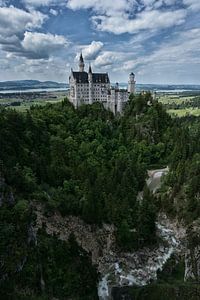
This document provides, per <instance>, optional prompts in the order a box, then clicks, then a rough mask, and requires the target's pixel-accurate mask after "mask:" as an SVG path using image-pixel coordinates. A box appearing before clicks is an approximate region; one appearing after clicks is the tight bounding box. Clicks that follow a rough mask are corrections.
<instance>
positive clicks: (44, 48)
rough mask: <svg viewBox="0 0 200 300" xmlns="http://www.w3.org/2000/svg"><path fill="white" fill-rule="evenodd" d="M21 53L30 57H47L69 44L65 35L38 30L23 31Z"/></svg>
mask: <svg viewBox="0 0 200 300" xmlns="http://www.w3.org/2000/svg"><path fill="white" fill-rule="evenodd" d="M21 45H22V54H23V55H24V56H26V57H31V58H37V59H38V58H48V57H49V56H50V54H52V53H53V52H55V51H58V50H61V49H63V48H64V47H66V46H68V45H69V41H67V40H66V38H65V37H63V36H59V35H53V34H50V33H48V34H44V33H38V32H25V34H24V39H23V41H22V43H21Z"/></svg>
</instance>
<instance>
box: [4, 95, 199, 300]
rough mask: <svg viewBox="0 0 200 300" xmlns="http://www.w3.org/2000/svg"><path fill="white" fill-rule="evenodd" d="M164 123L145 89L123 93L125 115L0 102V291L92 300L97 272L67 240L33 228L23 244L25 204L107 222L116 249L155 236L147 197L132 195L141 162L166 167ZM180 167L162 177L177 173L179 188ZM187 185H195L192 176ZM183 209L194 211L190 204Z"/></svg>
mask: <svg viewBox="0 0 200 300" xmlns="http://www.w3.org/2000/svg"><path fill="white" fill-rule="evenodd" d="M170 126H172V120H171V118H170V117H169V116H168V115H167V113H166V112H165V110H164V109H163V107H162V105H161V104H159V103H158V102H157V101H154V100H153V99H152V97H151V95H150V94H148V93H147V94H144V95H138V96H133V95H131V97H130V101H129V103H128V105H127V107H126V109H125V112H124V115H123V116H117V117H114V116H113V114H112V113H111V112H109V111H107V110H105V109H104V108H103V105H101V104H99V103H95V104H93V105H84V106H81V107H80V108H79V109H77V110H75V109H74V107H73V106H72V105H71V104H70V103H69V101H68V100H67V99H65V100H64V101H63V102H62V103H58V104H54V105H52V104H48V105H46V106H37V107H32V108H31V109H30V111H28V112H27V113H24V114H23V113H19V112H16V111H13V110H9V109H7V110H5V109H2V108H0V141H1V147H0V161H1V164H0V167H1V175H0V197H1V196H2V195H3V197H2V200H1V201H2V207H1V210H0V222H1V227H0V235H1V239H0V247H1V250H0V254H1V257H2V259H3V269H2V270H0V271H1V274H2V276H3V275H5V274H6V276H7V277H6V278H8V280H7V281H6V284H5V285H4V286H3V287H2V288H3V290H5V291H7V295H10V296H12V295H14V293H17V291H16V288H17V287H19V289H20V290H24V291H28V293H29V292H30V293H29V297H30V299H32V298H31V297H34V296H35V297H36V298H35V299H37V297H40V296H41V295H42V296H41V297H42V299H50V297H58V298H59V299H66V298H69V297H70V298H72V299H77V300H78V299H88V300H89V299H96V280H97V276H96V273H95V271H94V269H93V267H91V262H90V260H89V258H88V257H87V255H86V253H84V251H83V250H82V249H80V247H79V246H78V245H76V244H75V242H74V241H73V239H72V240H71V241H69V243H68V244H66V243H64V242H61V241H58V239H56V238H50V237H47V236H46V235H45V234H44V233H41V234H40V235H39V236H38V241H37V245H33V246H32V248H31V249H30V244H29V243H30V241H29V242H28V240H29V238H28V229H29V227H30V224H31V223H33V222H34V214H32V213H31V205H30V204H31V201H32V200H35V201H38V202H39V203H42V204H43V205H45V206H46V212H47V214H49V213H51V212H55V211H56V210H59V211H60V213H61V214H62V215H64V216H65V215H76V216H80V217H81V218H82V219H83V220H85V221H86V222H87V223H90V224H98V225H100V226H101V224H102V223H104V222H106V223H110V224H111V223H112V224H114V225H115V226H116V228H117V241H118V243H119V246H120V247H121V248H123V249H128V250H132V249H133V248H134V249H137V248H138V247H143V246H146V245H149V244H152V243H154V242H155V218H156V214H155V212H156V210H155V207H154V204H153V203H154V198H153V196H152V195H151V194H150V193H149V192H148V190H145V191H144V200H143V201H142V202H140V201H138V200H137V195H138V192H139V191H142V190H143V188H144V185H145V179H146V177H147V168H150V167H152V166H153V165H163V164H166V163H167V162H168V159H169V154H171V152H172V149H174V153H177V152H178V151H179V148H178V145H177V147H174V148H173V146H174V141H173V139H172V135H173V134H172V131H171V130H170ZM174 126H175V125H174ZM183 136H184V135H183ZM185 139H187V138H185ZM193 144H194V143H193ZM184 149H185V148H184ZM184 149H182V148H181V151H182V150H184ZM184 151H185V152H181V159H182V160H183V159H185V157H186V156H187V155H190V156H191V157H192V149H191V147H190V145H189V144H188V143H187V149H185V150H184ZM173 155H174V156H175V155H176V154H173ZM172 159H173V157H172ZM174 160H175V159H174ZM194 164H195V161H194ZM179 169H180V170H179V171H177V172H179V173H180V176H179V174H178V175H177V174H176V172H175V171H174V177H173V176H171V181H172V182H173V180H174V178H177V176H179V178H180V179H179V180H180V184H181V182H183V178H184V176H183V175H182V171H181V170H182V168H181V167H179ZM195 172H196V173H195V174H196V175H195V176H198V170H196V171H195ZM2 178H5V183H1V181H2ZM195 184H196V189H197V188H198V187H197V185H198V184H197V181H196V180H195V179H193V183H192V185H195ZM186 190H187V189H186ZM187 193H188V194H192V193H193V191H192V190H191V189H190V188H188V190H187ZM13 194H14V200H13V197H12V195H13ZM189 207H190V210H191V211H193V210H194V209H196V207H197V205H196V206H195V208H193V207H192V205H191V203H190V205H189ZM197 212H198V211H197ZM24 259H25V260H24ZM17 266H18V267H19V266H21V267H20V268H22V270H23V271H22V272H20V273H19V274H20V275H19V274H18V273H16V268H17ZM13 274H14V275H13ZM41 278H44V282H45V289H44V287H43V286H41V282H42V281H41ZM42 293H43V294H42ZM22 294H23V293H22ZM22 294H20V297H22V299H23V295H22ZM84 297H85V298H84Z"/></svg>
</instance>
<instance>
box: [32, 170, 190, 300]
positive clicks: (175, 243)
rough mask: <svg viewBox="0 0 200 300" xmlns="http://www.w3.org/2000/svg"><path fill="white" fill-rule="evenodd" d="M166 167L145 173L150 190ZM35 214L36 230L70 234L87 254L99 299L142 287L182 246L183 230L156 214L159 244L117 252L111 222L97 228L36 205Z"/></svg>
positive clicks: (152, 279) (75, 218)
mask: <svg viewBox="0 0 200 300" xmlns="http://www.w3.org/2000/svg"><path fill="white" fill-rule="evenodd" d="M167 170H168V169H163V170H156V172H153V171H152V173H150V174H149V176H150V179H151V180H149V181H148V182H147V184H149V185H152V191H153V192H155V189H156V187H157V186H158V185H160V179H161V176H162V174H164V173H165V172H167ZM149 172H151V171H149ZM141 201H142V199H141ZM36 215H37V221H36V230H38V229H39V228H42V227H43V225H44V226H45V228H46V232H47V233H48V234H50V235H55V234H56V235H57V236H58V238H59V239H61V240H66V241H67V240H68V238H69V236H70V234H71V233H73V234H74V236H75V238H76V241H77V242H78V244H79V245H80V246H81V247H82V248H83V249H84V250H85V251H86V252H87V253H89V254H90V255H91V258H92V263H93V264H94V265H96V266H97V270H98V272H99V274H100V281H99V285H98V295H99V299H100V300H108V299H111V290H112V288H113V287H123V286H130V285H137V286H144V285H147V284H148V283H150V282H151V281H154V280H156V279H157V271H158V270H162V268H163V266H164V265H165V263H166V262H167V260H168V259H169V258H170V257H171V255H172V254H173V253H176V254H179V253H181V251H182V249H183V245H182V241H183V240H184V237H185V229H184V228H183V227H181V226H179V225H178V223H177V222H172V221H171V220H169V219H168V218H167V217H166V216H165V215H164V214H160V215H159V216H158V222H157V224H156V225H157V235H158V237H159V238H160V241H161V242H160V243H159V245H157V246H156V247H154V248H153V249H152V248H151V249H149V248H143V249H141V250H138V251H135V252H132V253H131V252H126V253H125V252H119V249H118V248H117V246H116V241H115V227H114V226H113V225H107V224H104V225H103V226H102V228H99V227H97V226H94V225H93V226H92V225H88V224H86V223H84V222H83V221H82V220H80V218H78V217H73V216H69V217H62V216H61V215H59V214H58V213H56V214H54V215H52V216H51V217H46V216H45V215H44V212H43V208H42V206H39V205H36Z"/></svg>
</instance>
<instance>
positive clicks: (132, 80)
mask: <svg viewBox="0 0 200 300" xmlns="http://www.w3.org/2000/svg"><path fill="white" fill-rule="evenodd" d="M135 83H136V82H135V74H133V73H131V74H130V75H129V81H128V92H129V93H131V94H132V93H133V94H134V93H135Z"/></svg>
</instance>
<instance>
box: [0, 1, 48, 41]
mask: <svg viewBox="0 0 200 300" xmlns="http://www.w3.org/2000/svg"><path fill="white" fill-rule="evenodd" d="M46 19H47V16H46V15H44V14H42V13H41V12H39V11H34V10H33V11H30V12H27V11H24V10H22V9H18V8H16V7H13V6H10V7H0V35H2V36H4V37H8V36H12V35H18V34H22V33H23V32H24V31H25V30H30V29H33V28H40V27H41V26H42V24H43V23H44V21H45V20H46Z"/></svg>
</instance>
